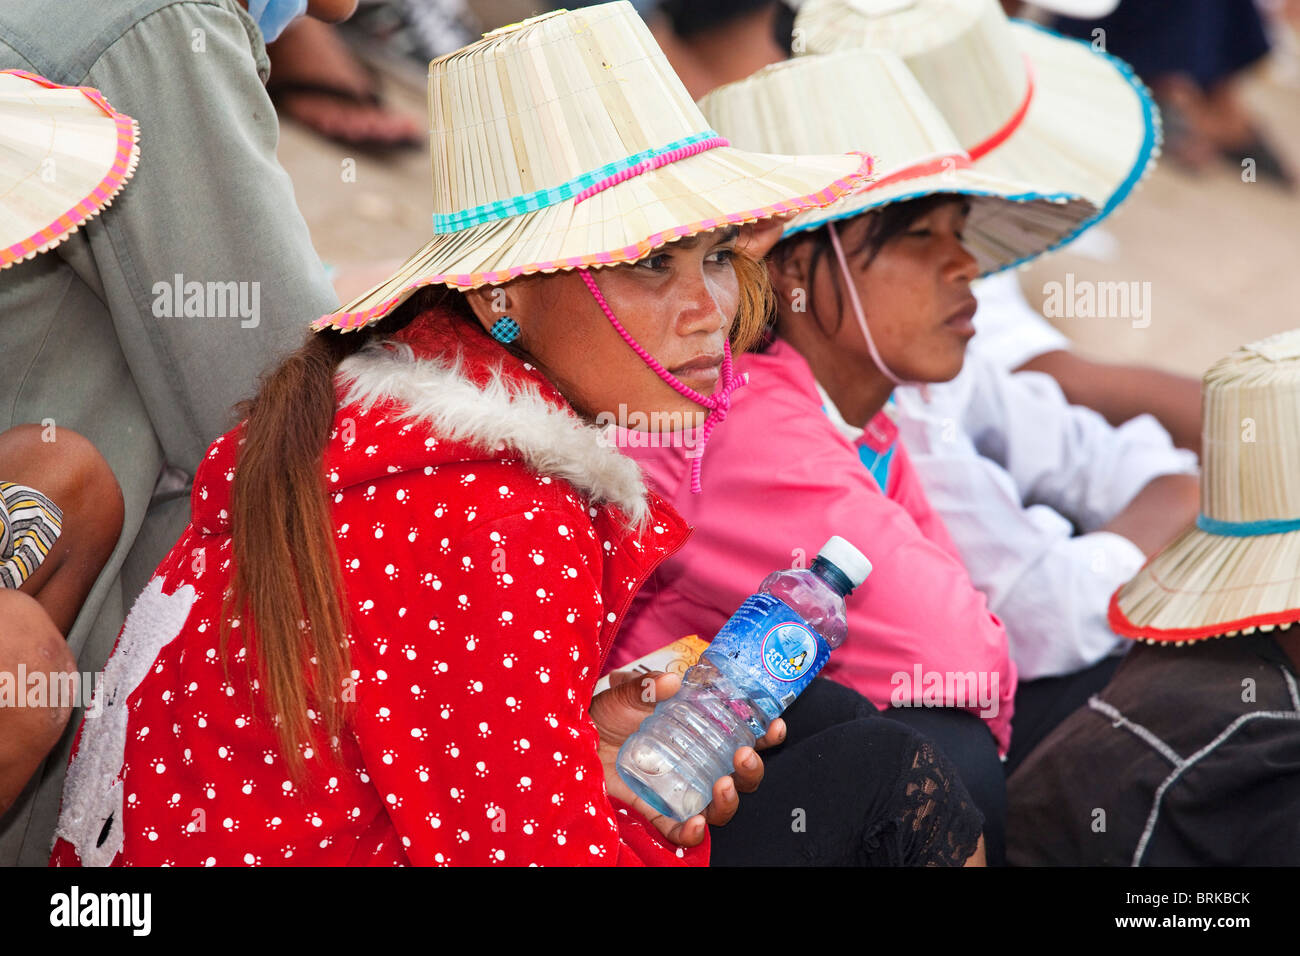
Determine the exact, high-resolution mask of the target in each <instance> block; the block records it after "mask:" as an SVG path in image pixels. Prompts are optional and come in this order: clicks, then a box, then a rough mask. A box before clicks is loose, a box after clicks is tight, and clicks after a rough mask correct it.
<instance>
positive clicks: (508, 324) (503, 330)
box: [491, 315, 519, 345]
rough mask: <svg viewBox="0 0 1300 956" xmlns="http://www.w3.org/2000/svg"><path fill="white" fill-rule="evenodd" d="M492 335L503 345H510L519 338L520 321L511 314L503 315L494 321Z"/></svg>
mask: <svg viewBox="0 0 1300 956" xmlns="http://www.w3.org/2000/svg"><path fill="white" fill-rule="evenodd" d="M491 335H492V338H494V339H496V340H497V341H498V342H500V343H501V344H502V345H509V344H510V343H511V342H513V341H514V340H515V339H517V338H519V323H518V322H516V321H515V320H514V319H512V318H510V316H508V315H503V316H501V318H499V319H497V320H496V322H494V323H492V329H491Z"/></svg>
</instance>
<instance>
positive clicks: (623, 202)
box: [314, 2, 871, 330]
mask: <svg viewBox="0 0 1300 956" xmlns="http://www.w3.org/2000/svg"><path fill="white" fill-rule="evenodd" d="M429 125H430V138H431V141H432V153H433V204H434V209H435V214H434V219H433V232H434V236H433V239H431V240H430V241H429V242H428V243H427V244H426V245H425V246H424V248H422V249H421V250H420V251H419V252H417V253H416V254H415V255H413V256H412V257H411V258H410V259H408V260H407V261H406V263H405V264H404V265H403V266H402V267H401V269H400V270H398V272H397V273H395V274H394V275H393V276H391V277H389V278H388V279H386V280H385V281H384V282H382V283H380V284H379V285H377V286H375V287H374V288H373V289H371V290H370V291H368V292H366V293H365V294H364V295H362V296H360V297H359V298H357V299H356V300H354V301H353V302H350V303H348V304H347V305H346V306H344V307H343V308H342V309H341V310H340V311H338V312H335V313H333V314H331V315H327V316H324V317H322V318H321V319H319V320H317V322H316V323H315V324H314V328H316V329H324V328H334V329H342V330H347V329H356V328H361V327H363V326H366V325H369V324H370V323H372V322H376V321H378V320H379V319H381V318H382V317H383V316H384V315H386V314H387V313H388V312H389V311H391V310H392V309H393V308H394V307H396V306H397V305H398V304H400V303H401V302H402V301H404V300H405V299H406V298H407V297H409V296H410V295H411V293H412V292H414V291H415V290H416V289H418V288H420V287H421V286H425V285H431V284H440V285H446V286H451V287H454V288H459V289H470V288H477V287H480V286H484V285H492V284H496V283H501V282H505V281H507V280H509V279H512V278H514V277H516V276H520V275H527V274H531V273H537V272H555V271H557V270H562V269H576V268H589V267H600V266H604V265H610V264H614V263H620V262H634V261H636V260H638V259H641V258H643V257H645V256H646V255H647V254H648V253H649V252H650V251H651V250H652V249H655V248H657V247H659V246H662V245H663V244H665V243H667V242H672V241H673V240H675V239H680V238H682V237H684V236H691V235H695V234H697V233H700V232H706V231H709V230H712V229H717V228H719V227H722V226H726V225H728V224H734V223H746V222H753V221H756V220H759V219H764V218H767V217H769V216H773V215H777V214H783V213H794V212H799V211H802V210H804V209H808V208H812V207H815V206H822V205H826V204H827V203H830V202H833V201H834V200H835V199H837V198H839V197H840V196H842V195H844V194H845V193H846V192H848V191H849V190H850V189H852V188H853V187H855V186H856V185H858V184H859V183H860V182H861V181H862V180H863V179H864V178H865V177H866V176H867V175H868V174H869V172H870V167H871V160H870V159H869V158H868V157H867V156H865V155H844V154H841V155H837V156H768V155H757V154H754V153H748V152H744V151H742V150H740V149H736V148H733V147H731V146H730V145H729V144H728V143H727V142H726V140H725V139H723V138H722V137H721V136H719V134H718V133H717V132H716V131H714V130H712V129H710V128H709V126H708V124H707V123H706V122H705V120H704V117H703V115H701V113H700V111H699V109H698V108H697V107H696V106H695V104H694V103H693V102H691V98H690V96H689V94H688V93H687V92H686V89H685V87H684V86H682V83H681V81H680V80H679V79H678V78H677V75H676V74H675V73H674V72H673V71H672V69H671V68H670V67H669V66H668V62H667V60H666V59H665V58H664V55H663V53H662V51H660V49H659V47H658V45H657V44H656V43H655V40H654V38H653V37H652V36H651V34H650V31H649V29H648V28H647V27H646V25H645V24H644V22H643V21H642V20H641V18H640V17H639V16H638V15H637V14H636V12H635V10H634V9H633V8H632V6H631V4H629V3H626V2H619V3H607V4H602V5H599V6H593V7H585V8H583V9H581V10H575V11H572V12H570V11H563V10H562V11H557V12H555V13H551V14H547V15H545V16H541V17H537V18H534V19H532V20H527V21H525V22H524V23H521V24H515V25H513V26H510V27H505V28H503V29H501V30H497V31H495V32H493V33H489V34H487V35H486V36H485V37H484V38H483V39H482V40H480V41H478V42H477V43H473V44H471V45H470V46H467V47H465V48H463V49H461V50H458V51H457V52H455V53H451V54H448V55H447V56H444V57H441V58H439V59H437V60H434V61H433V62H432V63H430V64H429Z"/></svg>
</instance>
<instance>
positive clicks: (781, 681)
mask: <svg viewBox="0 0 1300 956" xmlns="http://www.w3.org/2000/svg"><path fill="white" fill-rule="evenodd" d="M706 655H707V656H709V657H718V656H724V657H726V658H728V659H729V660H731V661H733V662H734V663H735V664H737V665H739V667H740V669H741V670H743V671H744V672H745V673H746V674H747V675H748V677H749V679H750V680H751V681H753V682H754V683H756V684H758V685H759V686H760V687H762V688H763V689H764V690H765V691H767V692H768V693H769V694H771V695H772V696H773V697H774V698H776V699H777V700H778V701H780V702H781V707H782V709H784V708H786V707H788V706H790V704H791V702H793V701H794V699H795V698H796V697H798V696H799V695H800V694H801V693H803V690H804V688H805V687H807V686H808V685H809V684H810V683H811V682H812V679H813V678H814V677H816V676H817V673H818V672H819V671H820V670H821V669H822V667H823V666H825V664H826V661H827V660H829V659H830V655H831V649H830V646H829V645H828V644H827V643H826V641H825V640H824V639H823V638H822V636H821V635H820V634H818V633H817V632H816V631H814V630H813V629H812V628H810V627H809V626H808V625H807V624H806V623H805V622H804V620H803V618H801V617H799V615H798V614H796V613H795V612H794V611H793V610H791V608H790V606H789V605H788V604H786V603H785V602H784V601H782V600H781V599H780V598H776V597H773V596H772V595H770V594H754V595H751V596H750V597H749V598H747V599H746V600H745V603H744V604H742V605H741V606H740V610H738V611H737V612H736V613H735V614H733V615H732V617H731V620H730V621H728V622H727V623H726V624H725V625H724V626H723V628H722V630H720V631H718V636H717V637H715V638H714V639H713V643H712V644H710V645H709V649H708V651H707V652H706Z"/></svg>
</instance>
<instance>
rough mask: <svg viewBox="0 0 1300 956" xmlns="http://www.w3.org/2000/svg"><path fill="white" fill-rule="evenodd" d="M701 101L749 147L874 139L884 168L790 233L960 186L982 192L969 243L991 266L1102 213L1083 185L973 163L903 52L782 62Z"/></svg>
mask: <svg viewBox="0 0 1300 956" xmlns="http://www.w3.org/2000/svg"><path fill="white" fill-rule="evenodd" d="M700 108H701V109H702V110H703V111H704V115H705V116H706V117H707V118H708V119H709V121H710V122H712V123H713V125H714V126H715V127H716V128H717V129H718V130H719V131H720V132H721V133H722V135H724V136H726V137H728V138H729V139H730V140H731V141H732V142H733V143H735V144H736V145H737V146H740V147H742V148H745V149H754V150H761V151H764V152H795V151H799V150H807V151H808V152H814V153H829V152H843V151H845V150H848V149H853V148H858V149H862V148H864V147H866V146H867V145H870V147H871V154H872V156H873V157H874V158H875V160H876V173H875V175H876V177H878V178H876V179H874V180H873V181H872V182H871V183H869V184H867V185H866V186H865V187H864V188H860V189H859V190H858V191H856V192H854V193H853V194H852V195H849V196H846V197H844V198H842V199H839V200H837V201H836V202H834V203H833V204H831V205H830V206H827V207H826V208H824V209H812V210H808V211H806V212H802V213H799V214H798V215H797V216H794V217H793V218H791V219H790V220H789V221H788V222H787V223H786V225H785V235H786V236H789V235H792V234H793V233H796V232H801V231H804V230H809V229H816V228H818V227H819V226H822V225H824V224H826V223H828V222H835V221H838V220H842V219H848V218H850V217H853V216H859V215H862V214H863V213H867V212H870V211H871V210H873V209H878V208H880V207H881V206H885V205H888V204H890V203H896V202H902V201H904V200H907V199H912V198H916V197H919V196H929V195H933V194H935V193H957V194H961V195H966V196H969V197H970V200H971V212H970V216H969V218H968V220H967V223H966V229H965V233H964V242H965V245H966V247H967V248H968V249H970V251H971V253H972V254H973V255H974V256H975V258H976V260H977V261H978V263H979V266H980V271H981V273H989V272H996V271H997V270H999V269H1005V268H1006V267H1007V266H1010V265H1011V264H1013V263H1016V262H1023V261H1024V260H1026V259H1030V258H1032V257H1034V256H1036V255H1038V254H1040V253H1042V252H1044V251H1045V250H1047V249H1049V248H1051V247H1052V246H1054V245H1056V244H1057V243H1059V242H1060V241H1061V238H1062V237H1063V236H1066V235H1068V234H1069V233H1071V232H1073V231H1074V230H1075V229H1077V228H1078V226H1079V224H1080V223H1082V222H1085V221H1086V220H1088V219H1090V218H1091V217H1092V216H1094V215H1095V214H1096V212H1097V209H1096V207H1095V206H1094V205H1093V204H1092V203H1091V202H1089V201H1088V200H1086V199H1084V198H1082V197H1080V196H1077V195H1072V194H1070V193H1067V192H1062V191H1059V190H1056V191H1053V190H1049V189H1046V188H1044V187H1042V186H1039V185H1035V184H1032V183H1028V182H1023V181H1021V182H1017V181H1012V180H1007V179H1003V178H1000V177H997V176H992V175H989V174H987V173H984V172H982V171H980V170H978V169H976V168H974V167H973V165H972V163H971V161H970V158H969V157H968V156H967V155H966V153H965V151H964V150H963V149H962V148H961V146H960V145H959V144H958V141H957V137H956V135H955V134H954V133H953V131H952V129H951V128H950V127H949V125H948V123H947V122H945V119H944V117H943V116H942V115H941V114H940V112H939V110H938V109H937V108H936V107H935V105H934V104H933V103H932V102H931V101H930V99H929V97H927V96H926V94H925V91H924V90H922V89H921V86H920V84H919V83H917V81H916V78H915V77H913V76H912V74H911V72H910V71H909V70H908V69H907V67H906V66H905V65H904V63H903V61H902V59H900V58H899V57H898V56H897V55H895V54H893V53H890V52H888V51H886V50H852V51H844V52H841V53H831V54H826V55H823V56H804V57H798V58H796V59H793V60H786V61H785V62H782V63H774V64H772V65H771V66H767V67H764V68H763V69H761V70H759V71H758V72H757V73H755V74H754V75H752V76H750V77H747V78H746V79H744V80H740V81H738V82H736V83H730V84H728V85H726V86H722V87H719V88H718V89H716V90H714V91H713V92H712V93H710V94H708V95H707V96H705V97H704V98H703V99H702V100H700Z"/></svg>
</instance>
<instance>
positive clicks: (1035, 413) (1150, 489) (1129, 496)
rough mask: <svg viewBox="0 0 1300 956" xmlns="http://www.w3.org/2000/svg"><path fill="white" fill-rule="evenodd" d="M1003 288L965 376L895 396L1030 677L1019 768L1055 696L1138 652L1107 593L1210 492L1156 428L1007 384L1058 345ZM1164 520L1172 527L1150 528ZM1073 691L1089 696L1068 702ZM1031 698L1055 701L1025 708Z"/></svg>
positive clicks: (1188, 458)
mask: <svg viewBox="0 0 1300 956" xmlns="http://www.w3.org/2000/svg"><path fill="white" fill-rule="evenodd" d="M1004 279H1009V281H1010V282H1011V283H1012V284H1013V285H1014V282H1015V280H1014V278H1013V277H1004V276H999V277H995V279H994V280H985V281H984V282H983V283H980V285H982V286H983V289H981V290H980V292H979V301H980V305H979V310H978V311H977V313H976V317H975V325H976V328H977V329H978V333H977V334H976V335H975V337H974V339H973V340H972V342H971V348H970V350H969V352H968V355H967V358H966V362H965V365H964V366H963V368H962V371H961V373H960V374H959V375H958V376H957V377H956V378H955V379H953V380H952V381H950V382H945V383H941V384H931V385H929V386H928V387H927V388H926V389H924V390H923V389H921V388H919V387H917V386H904V387H901V388H898V389H897V390H896V391H895V393H894V395H895V404H894V406H893V414H894V417H895V419H896V422H897V424H898V427H899V432H900V435H901V437H902V440H903V443H904V444H905V445H906V447H907V449H908V452H909V454H910V455H911V458H912V461H913V463H914V465H915V467H916V470H917V473H918V474H919V476H920V479H921V483H922V485H923V486H924V488H925V491H926V495H927V497H928V498H929V499H930V502H931V504H932V506H933V507H934V509H935V511H936V512H937V513H938V514H939V515H940V517H941V518H942V519H943V522H944V524H945V526H946V527H947V529H948V532H949V534H950V535H951V536H952V539H953V541H954V543H955V544H956V545H957V548H958V550H959V551H960V552H961V555H962V558H963V560H964V562H965V564H966V567H967V570H968V571H969V573H970V576H971V580H972V582H973V583H974V584H975V586H976V587H977V588H978V589H979V590H980V591H982V592H983V593H984V594H985V596H986V597H987V598H988V601H989V606H990V608H991V609H992V610H993V612H994V613H995V614H997V615H998V617H999V618H1001V620H1002V622H1003V624H1004V625H1005V626H1006V630H1007V636H1008V639H1009V641H1010V645H1011V655H1012V659H1013V660H1014V661H1015V662H1016V667H1017V669H1018V671H1019V673H1020V677H1021V680H1022V686H1021V691H1020V692H1019V693H1018V694H1017V717H1018V718H1020V719H1019V720H1018V722H1017V725H1016V729H1015V736H1014V737H1013V740H1014V747H1013V751H1014V752H1013V753H1012V754H1011V755H1010V756H1009V757H1008V766H1009V767H1012V768H1013V767H1014V765H1015V764H1017V763H1018V762H1019V760H1020V759H1021V758H1022V757H1023V756H1024V755H1026V754H1027V753H1028V750H1029V749H1032V745H1033V744H1034V743H1035V742H1036V741H1037V739H1038V736H1039V735H1038V734H1037V733H1036V732H1035V729H1034V728H1035V727H1036V726H1037V727H1049V726H1050V725H1051V722H1052V721H1051V717H1050V714H1051V713H1052V712H1054V709H1055V701H1056V699H1058V698H1059V699H1065V698H1066V697H1067V696H1068V698H1069V699H1071V700H1073V699H1075V698H1076V697H1077V696H1078V694H1079V693H1085V695H1086V693H1087V692H1090V691H1091V690H1099V689H1100V688H1101V686H1103V685H1104V684H1105V682H1106V681H1107V680H1108V679H1109V676H1110V673H1111V672H1112V671H1113V669H1114V666H1115V664H1116V663H1117V661H1116V660H1114V659H1112V655H1115V654H1119V653H1122V650H1123V648H1124V646H1125V643H1126V642H1123V641H1122V640H1121V639H1120V638H1119V637H1118V636H1116V635H1115V634H1114V632H1113V631H1111V629H1110V626H1109V624H1108V623H1107V620H1106V609H1107V606H1108V604H1109V601H1110V596H1111V594H1112V593H1114V591H1115V589H1116V588H1117V587H1119V586H1120V585H1121V584H1123V583H1124V582H1125V581H1127V580H1128V579H1129V578H1130V577H1132V575H1133V574H1134V573H1136V572H1137V570H1138V569H1139V568H1140V567H1141V566H1142V565H1143V564H1144V563H1145V561H1146V558H1147V557H1148V556H1150V555H1151V554H1152V553H1154V551H1155V550H1157V549H1158V548H1159V547H1160V546H1161V544H1162V542H1163V541H1164V540H1165V538H1167V536H1168V535H1167V534H1166V533H1165V532H1166V530H1167V526H1168V525H1169V524H1170V522H1173V523H1175V524H1178V523H1190V522H1191V521H1192V520H1194V518H1195V515H1196V509H1197V502H1198V497H1199V495H1198V485H1197V478H1196V474H1197V459H1196V455H1195V454H1193V453H1192V452H1190V451H1186V450H1183V449H1179V448H1175V447H1174V443H1173V441H1172V440H1171V439H1170V436H1169V433H1168V432H1167V431H1165V429H1164V428H1163V427H1162V426H1161V425H1160V423H1159V422H1157V421H1156V419H1155V418H1154V417H1152V416H1151V415H1147V414H1141V415H1137V416H1136V417H1133V418H1131V419H1130V420H1128V421H1126V422H1124V423H1123V424H1122V425H1120V426H1118V427H1115V426H1113V425H1111V424H1110V423H1108V422H1107V421H1106V420H1105V418H1103V417H1102V416H1101V415H1100V414H1099V413H1098V412H1096V411H1093V410H1092V409H1090V408H1085V407H1083V406H1082V405H1073V404H1071V403H1070V402H1069V400H1068V399H1067V398H1066V396H1065V394H1064V393H1063V391H1062V389H1061V387H1060V385H1059V383H1058V382H1057V381H1056V380H1055V379H1054V378H1052V377H1051V376H1048V375H1045V374H1043V373H1040V372H1034V371H1023V372H1011V371H1009V368H1014V367H1016V365H1017V364H1023V361H1024V358H1025V356H1026V355H1032V353H1033V350H1034V349H1036V348H1043V347H1044V346H1046V347H1047V349H1048V350H1050V349H1051V347H1052V345H1053V344H1054V342H1053V338H1052V336H1053V334H1055V335H1058V336H1059V333H1056V332H1055V330H1054V329H1052V328H1051V327H1050V326H1047V325H1046V323H1045V322H1044V323H1042V326H1041V327H1039V326H1038V325H1036V324H1035V323H1033V322H1031V321H1026V320H1025V318H1024V317H1023V316H1018V315H1017V314H1016V313H1015V310H1014V305H1015V301H1016V299H1017V298H1019V295H1018V293H1019V290H1018V288H1016V289H1014V290H1013V291H1014V295H1013V296H1009V295H1008V292H1007V290H1006V289H1005V288H999V287H998V286H997V285H994V283H997V284H1002V283H1003V282H1004ZM991 285H992V286H993V290H994V292H995V294H994V295H991V296H990V295H989V294H988V292H989V288H990V286H991ZM1020 304H1021V306H1022V307H1024V308H1025V310H1026V311H1028V307H1027V306H1024V303H1023V299H1020ZM990 306H992V308H990ZM1029 314H1030V316H1031V317H1032V316H1033V313H1032V312H1031V313H1029ZM986 336H987V338H986ZM981 339H984V340H985V341H984V342H981ZM1061 340H1062V341H1063V342H1064V341H1067V340H1065V339H1064V337H1063V336H1061ZM977 346H979V347H978V348H977ZM1152 509H1158V510H1162V511H1165V513H1166V517H1167V518H1168V519H1169V521H1163V520H1162V521H1161V522H1159V523H1158V526H1155V527H1153V523H1152V522H1151V520H1150V515H1151V511H1152ZM1067 680H1068V681H1071V682H1073V683H1074V684H1075V685H1077V686H1074V687H1073V689H1072V690H1071V692H1070V693H1069V694H1068V695H1067V694H1064V693H1063V684H1064V683H1065V682H1066V681H1067ZM1035 684H1039V685H1040V686H1039V687H1038V688H1035V686H1034V685H1035ZM1022 696H1026V697H1034V696H1037V697H1041V698H1043V699H1042V701H1041V702H1039V703H1040V706H1033V705H1031V706H1028V707H1024V706H1022V705H1021V698H1022ZM1045 710H1046V713H1045V712H1044V711H1045Z"/></svg>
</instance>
